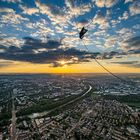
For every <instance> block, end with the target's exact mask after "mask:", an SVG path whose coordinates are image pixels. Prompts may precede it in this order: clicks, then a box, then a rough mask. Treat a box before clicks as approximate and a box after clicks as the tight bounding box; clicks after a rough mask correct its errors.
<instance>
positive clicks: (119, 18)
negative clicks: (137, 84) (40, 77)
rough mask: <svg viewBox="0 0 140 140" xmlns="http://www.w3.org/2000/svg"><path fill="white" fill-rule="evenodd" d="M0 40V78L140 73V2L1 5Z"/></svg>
mask: <svg viewBox="0 0 140 140" xmlns="http://www.w3.org/2000/svg"><path fill="white" fill-rule="evenodd" d="M82 27H85V28H86V29H87V30H88V32H87V33H86V34H85V36H84V38H83V40H80V39H79V32H80V30H81V29H82ZM0 40H1V41H0V73H106V71H105V70H104V69H102V67H100V66H99V65H98V64H97V63H96V62H95V61H94V58H95V57H96V59H98V61H100V63H101V64H103V65H104V66H105V67H106V68H107V69H109V70H110V71H111V72H114V73H140V1H138V0H76V1H73V0H59V1H57V0H48V1H45V0H35V1H24V0H1V1H0ZM84 44H86V47H87V48H88V49H87V48H86V47H85V46H84Z"/></svg>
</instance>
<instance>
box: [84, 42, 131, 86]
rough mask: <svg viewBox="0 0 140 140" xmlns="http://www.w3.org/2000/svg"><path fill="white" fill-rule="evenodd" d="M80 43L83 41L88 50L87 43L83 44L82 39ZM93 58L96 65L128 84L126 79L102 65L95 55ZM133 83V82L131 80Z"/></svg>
mask: <svg viewBox="0 0 140 140" xmlns="http://www.w3.org/2000/svg"><path fill="white" fill-rule="evenodd" d="M82 43H83V45H84V47H85V48H86V49H87V51H88V52H90V51H89V49H88V47H87V45H86V44H85V42H84V41H83V40H82ZM94 60H95V62H96V63H97V64H98V65H100V66H101V67H102V68H103V69H104V70H105V71H107V72H108V73H109V74H111V75H112V76H113V77H115V78H117V79H119V80H121V81H123V82H124V83H127V84H129V82H128V81H126V80H125V79H123V78H120V77H119V76H117V75H115V74H114V73H112V72H111V71H110V70H108V69H107V68H106V67H104V66H103V65H102V64H101V63H100V62H99V61H98V60H97V59H96V58H95V57H94ZM131 82H132V81H131ZM133 83H134V82H133Z"/></svg>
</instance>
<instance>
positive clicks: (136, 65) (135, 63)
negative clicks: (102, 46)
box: [112, 61, 140, 68]
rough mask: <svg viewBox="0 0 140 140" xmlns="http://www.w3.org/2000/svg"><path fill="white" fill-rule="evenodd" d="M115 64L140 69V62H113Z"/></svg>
mask: <svg viewBox="0 0 140 140" xmlns="http://www.w3.org/2000/svg"><path fill="white" fill-rule="evenodd" d="M112 63H113V64H120V65H124V66H129V67H135V68H140V62H139V61H124V62H112Z"/></svg>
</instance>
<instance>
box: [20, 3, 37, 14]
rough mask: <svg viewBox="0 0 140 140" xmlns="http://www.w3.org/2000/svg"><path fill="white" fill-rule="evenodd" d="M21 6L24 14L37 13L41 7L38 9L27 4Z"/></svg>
mask: <svg viewBox="0 0 140 140" xmlns="http://www.w3.org/2000/svg"><path fill="white" fill-rule="evenodd" d="M20 7H21V9H22V10H23V13H24V14H28V15H32V14H35V13H38V12H39V9H37V8H28V7H25V6H22V5H21V6H20Z"/></svg>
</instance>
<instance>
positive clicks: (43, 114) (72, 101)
mask: <svg viewBox="0 0 140 140" xmlns="http://www.w3.org/2000/svg"><path fill="white" fill-rule="evenodd" d="M91 90H92V86H91V85H89V89H88V90H87V91H86V92H85V93H83V94H82V95H80V96H79V97H77V98H75V99H74V100H71V101H69V102H67V103H65V104H63V105H60V106H58V107H56V108H54V109H52V110H50V111H46V112H41V113H37V114H38V115H36V116H35V117H34V116H33V115H28V117H30V118H36V117H42V116H45V115H47V114H49V113H51V112H52V111H55V110H56V109H59V108H62V107H65V106H67V105H69V104H71V103H74V102H75V101H77V100H79V99H80V98H82V97H84V96H86V95H87V94H88V93H89V92H90V91H91Z"/></svg>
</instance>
